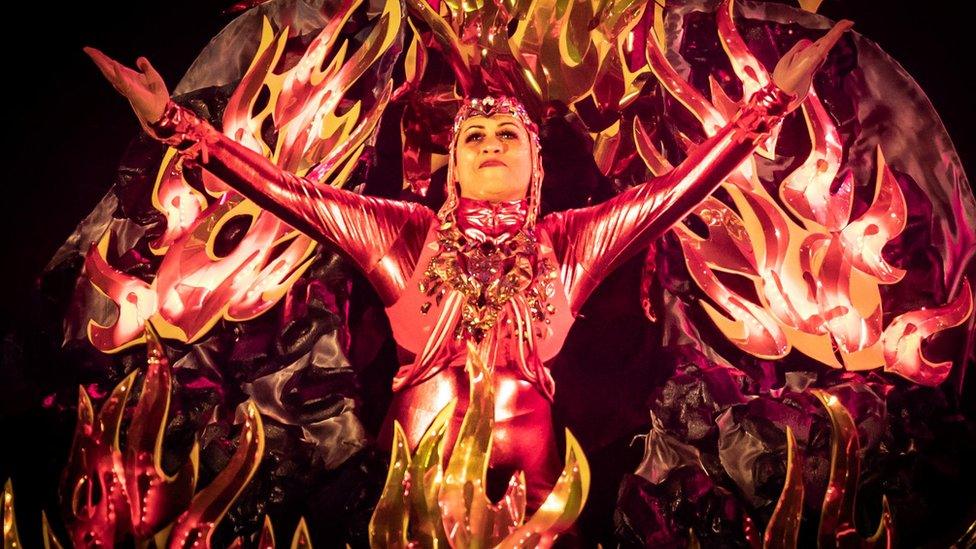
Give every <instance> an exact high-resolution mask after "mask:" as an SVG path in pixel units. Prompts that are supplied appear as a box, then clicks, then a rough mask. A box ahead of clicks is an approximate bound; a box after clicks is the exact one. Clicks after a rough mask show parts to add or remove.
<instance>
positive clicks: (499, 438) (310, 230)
mask: <svg viewBox="0 0 976 549" xmlns="http://www.w3.org/2000/svg"><path fill="white" fill-rule="evenodd" d="M850 26H851V24H850V22H848V21H842V22H840V23H838V24H837V25H835V26H834V27H833V28H832V29H831V30H830V31H829V32H828V33H827V34H826V35H825V36H824V37H823V38H821V39H820V40H818V41H817V42H815V43H810V42H808V41H805V42H801V43H798V44H797V45H796V46H795V47H794V48H793V49H791V50H790V51H789V52H788V53H787V54H786V55H785V56H784V57H783V59H781V60H780V62H779V63H778V64H777V66H776V68H775V70H774V73H773V81H774V84H771V85H770V86H768V87H767V88H765V89H763V90H761V91H759V92H758V93H756V94H755V95H754V96H753V97H752V98H751V99H750V100H749V102H748V104H747V105H746V106H745V107H744V108H743V109H742V110H741V111H740V112H739V113H738V114H737V115H736V116H735V117H734V119H733V120H732V121H731V122H730V123H729V124H728V125H727V126H726V127H724V128H723V129H721V130H720V131H719V132H718V133H717V134H716V135H714V136H713V137H711V138H710V139H708V140H707V141H705V142H704V143H702V144H701V145H700V146H699V147H697V148H696V149H695V150H694V151H693V152H692V153H691V154H690V155H689V156H688V157H687V158H686V159H685V161H684V162H682V163H681V164H680V165H679V166H678V167H676V168H675V169H674V170H673V171H672V172H671V173H669V174H667V175H665V176H663V177H660V178H658V179H655V180H653V181H650V182H647V183H644V184H641V185H637V186H635V187H632V188H630V189H628V190H627V191H625V192H622V193H621V194H620V195H618V196H616V197H614V198H613V199H611V200H608V201H607V202H605V203H603V204H599V205H596V206H592V207H588V208H582V209H577V210H569V211H564V212H559V213H555V214H551V215H548V216H546V217H544V218H541V219H539V218H538V210H539V202H540V191H541V184H542V179H543V171H542V160H541V151H540V147H539V135H538V127H537V125H536V124H535V122H533V120H532V119H531V118H530V117H529V115H528V114H527V113H526V110H525V108H524V107H523V106H522V105H521V104H520V103H519V102H518V101H517V100H516V99H514V98H510V97H485V98H477V99H465V100H464V101H463V103H462V105H461V107H460V109H459V110H458V113H457V116H456V118H455V122H454V127H453V137H452V141H451V147H450V151H449V153H450V155H449V162H448V177H447V189H446V192H447V199H446V201H445V203H444V206H443V207H442V208H441V209H440V211H439V212H437V213H436V214H435V213H434V212H433V211H431V210H429V209H427V208H426V207H424V206H422V205H420V204H415V203H410V202H401V201H394V200H385V199H378V198H373V197H368V196H362V195H359V194H356V193H353V192H349V191H344V190H341V189H336V188H332V187H329V186H319V185H316V184H314V183H312V182H310V181H307V180H305V179H302V178H300V177H298V176H296V175H294V174H291V173H287V172H284V171H282V170H281V169H279V168H278V167H277V166H275V165H273V164H272V163H271V162H270V161H269V160H268V159H266V158H265V157H263V156H261V155H260V154H258V153H256V152H254V151H251V150H249V149H247V148H245V147H244V146H242V145H240V144H238V143H236V142H234V141H233V140H231V139H230V138H228V137H226V136H224V135H223V134H222V133H221V132H220V131H218V130H216V129H215V128H213V127H212V126H211V125H210V124H208V123H207V122H205V121H203V120H201V119H200V118H198V117H197V116H196V115H195V114H194V113H192V112H191V111H189V110H187V109H185V108H183V107H181V106H179V105H177V104H176V103H174V102H172V101H170V100H169V94H168V92H167V88H166V85H165V83H164V82H163V80H162V78H161V77H160V76H159V74H158V73H157V72H156V71H155V70H154V69H153V67H152V66H151V65H150V63H149V61H148V60H146V59H145V58H140V59H139V60H138V61H137V66H138V68H139V69H140V70H139V71H137V70H133V69H130V68H127V67H125V66H123V65H121V64H120V63H118V62H116V61H114V60H112V59H110V58H109V57H107V56H106V55H104V54H103V53H101V52H100V51H98V50H95V49H92V48H86V50H85V51H86V52H87V53H88V54H89V55H90V56H91V57H92V59H93V60H94V61H95V63H96V64H97V65H98V67H99V69H100V70H101V71H102V73H103V74H104V75H105V77H106V78H107V79H108V80H109V81H110V82H111V83H112V85H113V86H114V87H115V88H116V89H117V90H118V91H119V92H120V93H121V94H123V95H124V96H125V97H126V98H127V99H128V100H129V102H130V103H131V104H132V107H133V109H134V110H135V112H136V115H137V116H138V117H139V120H140V123H141V124H142V126H143V128H144V129H145V130H146V131H147V132H148V133H149V134H150V135H152V136H153V137H155V138H157V139H159V140H161V141H163V142H164V143H166V144H168V145H171V146H174V147H176V148H178V149H180V150H181V151H182V154H183V155H184V161H185V162H196V163H198V164H199V165H201V166H202V167H203V168H204V169H206V170H208V171H210V172H212V173H213V174H214V175H216V176H217V177H219V178H221V179H222V180H223V181H225V182H226V183H227V184H228V185H230V186H232V187H233V188H235V189H236V190H237V191H239V192H240V193H241V194H243V195H244V196H246V197H247V198H249V199H251V200H253V201H254V202H255V203H257V204H258V205H259V206H261V207H262V208H265V209H267V210H269V211H271V212H273V213H275V214H276V215H278V216H279V217H280V218H281V219H282V220H284V221H286V222H287V223H289V224H291V225H292V226H294V227H296V228H298V229H300V230H302V231H303V232H305V233H307V234H308V235H310V236H313V237H314V238H316V239H318V240H320V241H322V242H329V243H331V244H332V245H334V246H336V247H337V248H339V249H340V250H342V251H343V252H344V253H345V254H346V256H347V257H348V258H349V259H351V260H352V261H353V262H354V263H355V264H356V265H357V266H358V267H359V268H360V269H361V270H362V271H363V272H364V273H365V275H366V277H367V278H368V279H369V281H370V282H371V283H372V285H373V286H374V287H375V288H376V290H377V292H378V293H379V296H380V298H381V299H382V301H383V303H384V305H385V306H386V308H387V313H388V315H389V317H390V321H391V326H392V329H393V335H394V338H395V339H396V342H397V344H398V349H399V351H400V360H401V364H402V365H403V366H402V367H401V369H400V370H399V372H398V373H397V375H396V377H395V379H394V381H393V385H394V391H395V394H394V398H393V402H392V404H391V406H390V410H389V412H388V414H387V418H386V421H385V427H384V431H385V432H386V434H385V435H384V436H381V438H388V437H389V431H390V426H391V425H392V422H393V420H394V419H396V420H398V421H399V422H400V423H401V425H403V427H404V430H405V432H406V435H407V437H408V439H409V441H410V443H411V445H412V446H414V447H415V445H416V444H417V442H418V441H419V440H420V438H421V436H422V435H423V433H424V431H425V430H426V428H427V426H428V425H429V424H430V422H431V420H432V419H433V418H434V416H435V415H436V414H437V413H438V412H439V411H440V410H441V409H442V408H443V407H444V406H445V405H446V404H448V403H449V402H451V401H452V400H457V401H458V405H457V407H456V412H455V417H454V422H453V424H452V426H451V429H450V432H449V434H448V441H447V445H446V448H451V447H452V445H453V440H454V438H455V437H456V434H457V431H458V428H459V427H460V424H461V420H462V417H463V414H464V411H465V409H466V401H467V398H468V380H467V375H466V373H465V372H464V369H463V368H461V367H459V366H462V365H463V364H464V363H465V360H466V355H467V343H468V342H473V343H474V344H476V346H477V348H478V350H479V353H480V354H481V356H482V358H483V360H484V361H485V364H487V365H490V366H492V367H493V377H494V391H495V395H496V401H495V431H494V446H493V449H492V455H491V468H492V469H494V470H495V471H496V472H501V473H503V474H506V475H507V474H509V473H514V472H515V471H517V470H522V471H524V472H525V479H526V489H527V499H528V507H529V509H535V508H538V507H539V505H541V503H542V501H543V499H544V498H545V496H546V494H547V493H548V491H549V489H550V488H551V487H552V485H553V484H554V482H555V480H556V477H557V476H558V474H559V471H560V469H561V465H560V463H559V462H560V460H559V457H558V455H557V453H556V440H555V436H554V432H553V426H552V418H551V409H550V403H551V400H552V397H553V394H554V391H555V387H554V383H553V380H552V377H551V376H550V374H549V370H548V368H547V367H546V363H547V362H548V361H549V360H550V359H552V358H553V357H554V356H555V355H556V354H557V353H558V352H559V349H560V348H561V346H562V344H563V341H564V339H565V338H566V335H567V333H568V332H569V329H570V326H571V325H572V323H573V320H574V318H575V316H576V314H577V312H578V311H579V310H580V308H581V307H582V305H583V303H584V301H585V300H586V298H587V297H588V296H589V295H590V293H591V292H592V291H593V290H594V289H595V287H596V286H597V285H598V284H599V282H600V281H601V280H602V279H603V278H604V277H606V276H607V274H609V273H610V272H611V271H612V270H613V269H614V268H615V267H616V266H618V265H619V264H621V263H622V262H623V261H624V260H625V259H626V258H628V257H629V256H630V255H631V254H633V253H636V252H638V251H639V250H641V249H644V248H646V247H647V246H648V245H649V244H650V243H651V241H653V240H654V239H656V238H658V237H659V236H661V235H662V234H663V233H664V232H665V231H667V230H668V229H669V228H670V227H671V225H672V224H674V223H676V222H677V221H679V220H680V219H682V218H683V217H684V216H685V215H687V213H688V212H689V211H690V210H691V209H692V208H693V207H694V206H695V205H696V204H697V203H699V202H700V201H701V200H703V199H704V198H706V197H707V196H708V195H709V194H711V193H712V191H714V190H715V188H716V187H717V186H718V185H719V184H720V183H721V182H722V181H723V180H724V179H725V178H726V177H727V176H728V175H729V174H730V173H731V172H732V171H733V170H735V169H736V168H737V167H738V166H739V165H740V164H741V163H742V162H743V161H744V160H745V159H747V158H748V157H749V156H750V155H751V154H752V153H753V151H754V150H755V148H756V147H757V145H758V144H760V143H762V142H763V141H764V140H765V138H766V137H768V135H769V133H770V132H771V131H772V130H773V129H774V128H775V127H776V125H778V124H779V123H780V122H781V120H782V119H783V117H784V116H785V115H786V114H787V113H789V112H790V111H791V110H792V109H793V108H795V107H796V106H798V105H799V103H800V102H801V101H802V99H803V98H804V97H805V96H806V93H807V90H808V89H809V86H810V83H811V80H812V77H813V74H814V72H815V71H816V69H817V68H818V67H819V66H820V65H821V64H822V63H823V61H824V59H825V57H826V54H827V52H828V51H829V50H830V48H831V47H832V46H833V44H834V43H835V42H836V41H837V40H838V39H839V37H840V36H841V35H842V34H843V32H844V31H845V30H846V29H848V28H849V27H850Z"/></svg>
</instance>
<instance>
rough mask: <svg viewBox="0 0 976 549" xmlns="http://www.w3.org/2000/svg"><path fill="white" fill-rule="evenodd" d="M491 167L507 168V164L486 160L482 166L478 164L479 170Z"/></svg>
mask: <svg viewBox="0 0 976 549" xmlns="http://www.w3.org/2000/svg"><path fill="white" fill-rule="evenodd" d="M491 166H505V163H504V162H502V161H501V160H485V161H484V162H482V163H481V164H478V167H479V168H489V167H491Z"/></svg>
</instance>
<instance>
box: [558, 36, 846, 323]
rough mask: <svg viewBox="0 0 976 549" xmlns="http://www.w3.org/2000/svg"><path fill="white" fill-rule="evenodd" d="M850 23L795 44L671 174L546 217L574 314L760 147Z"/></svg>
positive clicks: (797, 101) (799, 99)
mask: <svg viewBox="0 0 976 549" xmlns="http://www.w3.org/2000/svg"><path fill="white" fill-rule="evenodd" d="M848 28H850V22H847V21H841V22H840V23H838V24H837V25H835V26H834V27H833V28H832V29H831V30H830V31H829V32H828V33H827V34H826V35H825V36H824V37H823V38H821V39H820V40H818V41H817V42H815V43H812V44H811V43H809V42H805V43H804V42H801V43H798V44H797V45H796V46H794V47H793V49H791V50H790V51H789V52H788V53H787V54H786V55H785V56H783V59H781V60H780V62H779V63H778V64H777V66H776V69H775V71H774V72H773V82H775V84H770V85H769V86H767V87H766V88H764V89H762V90H760V91H758V92H756V94H755V95H753V96H752V98H750V101H749V103H748V104H746V105H745V106H744V107H743V108H742V110H740V111H739V113H738V114H736V116H735V117H734V118H733V119H732V120H731V121H730V122H729V123H728V124H727V125H726V126H725V127H723V128H722V129H721V130H719V131H718V133H716V134H715V135H713V136H712V137H710V138H709V139H707V140H706V141H705V142H703V143H702V144H701V145H699V146H698V147H696V148H695V149H694V150H693V151H692V152H691V153H690V154H689V155H688V157H687V158H685V160H684V161H683V162H682V163H681V164H680V165H678V166H677V167H676V168H675V169H674V170H672V171H671V172H669V173H668V174H666V175H663V176H661V177H659V178H656V179H654V180H651V181H649V182H647V183H643V184H641V185H637V186H635V187H632V188H630V189H628V190H626V191H624V192H622V193H620V194H619V195H618V196H616V197H614V198H612V199H610V200H608V201H606V202H604V203H602V204H598V205H596V206H591V207H588V208H581V209H577V210H568V211H564V212H558V213H555V214H551V215H548V216H546V217H545V218H544V219H543V220H542V221H540V224H539V228H540V230H541V231H542V232H544V233H545V234H546V235H547V237H548V239H549V240H550V242H551V244H552V247H553V252H554V253H555V255H556V258H557V260H558V261H559V264H560V275H561V279H562V282H563V285H564V287H565V288H566V292H567V294H568V296H567V297H568V298H569V304H570V310H571V311H572V312H573V314H576V313H577V312H578V311H579V309H580V307H582V305H583V303H584V302H585V301H586V298H587V297H588V296H589V295H590V293H591V292H592V291H593V290H594V289H595V288H596V286H597V285H598V284H599V283H600V281H601V280H603V278H605V277H606V275H607V274H609V273H610V272H611V271H612V270H613V269H614V268H615V267H617V266H618V265H620V264H621V263H622V262H623V261H624V260H626V259H627V258H629V257H631V256H632V255H633V254H634V253H636V252H637V251H639V250H641V249H644V248H646V247H647V246H648V245H650V243H651V242H652V241H653V240H654V239H656V238H658V237H659V236H661V235H662V234H664V233H665V232H666V231H667V230H668V229H670V228H671V226H672V225H674V224H675V223H676V222H678V221H680V220H681V219H682V218H684V217H685V216H686V215H688V213H689V212H690V211H691V210H692V209H693V208H694V207H695V206H696V205H697V204H699V203H700V202H701V201H702V200H704V199H705V198H706V197H708V196H709V195H710V194H711V193H712V192H713V191H714V190H715V189H716V188H717V187H718V186H719V184H720V183H721V182H722V181H724V180H725V179H726V178H727V177H728V176H729V175H730V174H731V173H732V172H733V171H735V170H736V169H737V168H738V167H739V166H740V165H741V164H742V163H743V162H744V161H745V160H746V159H748V158H749V157H750V156H751V155H752V154H753V152H755V150H756V148H757V147H758V146H759V145H760V144H761V143H763V142H764V141H765V140H766V138H768V137H769V135H770V133H771V132H772V131H773V129H775V128H776V126H777V125H778V124H779V123H780V122H782V120H783V117H785V116H786V114H787V113H789V112H790V111H791V110H792V109H794V108H795V107H796V106H798V105H799V104H800V103H801V102H802V100H803V98H804V97H806V94H807V90H809V87H810V82H811V81H812V79H813V74H814V72H816V69H817V68H818V67H819V66H820V65H821V64H822V63H823V60H824V59H825V58H826V54H827V52H828V51H829V50H830V48H831V47H832V46H833V44H834V43H835V42H836V41H837V39H838V38H839V37H840V36H841V34H842V33H843V32H844V31H845V30H847V29H848Z"/></svg>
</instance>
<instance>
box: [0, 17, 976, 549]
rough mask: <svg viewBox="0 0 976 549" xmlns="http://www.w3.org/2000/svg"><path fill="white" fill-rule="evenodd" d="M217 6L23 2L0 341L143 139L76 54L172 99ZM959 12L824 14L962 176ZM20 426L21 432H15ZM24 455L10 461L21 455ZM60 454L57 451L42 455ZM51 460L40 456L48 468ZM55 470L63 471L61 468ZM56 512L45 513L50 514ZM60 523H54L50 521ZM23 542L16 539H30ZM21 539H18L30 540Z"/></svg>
mask: <svg viewBox="0 0 976 549" xmlns="http://www.w3.org/2000/svg"><path fill="white" fill-rule="evenodd" d="M231 3H232V2H231V1H228V0H225V1H219V0H204V1H194V2H191V1H187V0H175V1H168V2H128V3H124V4H123V3H112V2H108V3H94V2H93V3H75V4H66V5H62V6H58V7H54V6H53V5H51V4H46V3H45V4H43V5H42V4H39V3H25V4H24V5H21V6H19V7H17V8H14V12H13V13H9V12H8V14H7V17H6V18H5V25H6V29H4V32H3V35H4V48H3V50H2V51H3V57H4V62H3V63H2V64H0V67H2V68H0V70H2V71H3V72H5V73H6V74H5V77H4V78H3V79H2V82H3V83H2V84H0V86H2V89H3V90H4V96H5V99H4V101H3V103H2V104H0V105H2V106H0V109H2V111H3V112H4V115H5V118H6V120H5V121H4V122H5V123H4V124H3V127H4V129H5V133H6V139H5V146H4V151H5V152H6V155H5V159H6V166H5V167H4V170H3V171H4V177H3V180H2V185H0V208H2V216H0V235H2V236H0V246H2V248H0V281H2V286H0V288H2V290H0V291H2V297H0V336H2V337H4V338H5V340H6V341H5V342H4V346H5V352H4V353H3V354H0V360H3V359H4V358H5V357H9V356H10V355H9V354H8V352H9V351H10V345H16V342H15V339H13V338H11V337H10V336H9V334H10V333H12V332H14V331H17V330H25V329H26V330H29V329H30V328H28V327H27V326H28V325H27V323H25V322H24V320H23V319H24V318H25V317H26V316H29V307H31V306H32V301H31V299H30V298H29V290H30V288H31V287H32V285H33V284H34V280H35V278H36V277H37V275H38V274H39V272H40V271H41V269H43V267H44V265H45V264H46V263H47V261H48V260H49V259H50V257H51V256H52V255H53V254H54V252H55V250H57V248H58V247H59V246H60V245H61V243H62V242H63V241H64V240H65V239H66V238H67V237H68V235H69V234H70V233H71V232H72V231H73V229H74V227H75V225H76V224H77V223H78V222H79V221H80V220H81V219H82V218H83V217H84V216H85V215H87V214H88V212H90V211H91V209H92V208H93V207H94V205H95V204H96V203H97V202H98V201H99V200H100V199H101V198H102V196H103V195H104V194H105V192H106V191H108V189H109V187H110V186H111V184H112V180H113V177H114V172H115V169H116V167H117V164H118V161H119V158H120V157H121V156H122V153H123V151H124V150H125V148H126V146H127V144H128V143H129V141H130V140H131V139H132V138H133V136H135V135H136V133H137V132H138V131H139V127H138V124H137V123H136V120H135V118H134V116H132V114H131V112H130V110H129V106H128V104H127V103H126V102H125V101H124V100H123V99H121V98H120V97H119V96H118V95H117V94H116V93H115V92H114V91H113V90H112V89H111V87H110V86H109V85H108V84H107V83H106V82H105V81H104V80H103V79H102V77H101V75H100V74H99V73H98V71H97V70H96V69H95V67H94V65H93V64H92V63H91V62H90V60H89V59H88V58H87V57H86V56H85V55H84V54H83V53H82V51H81V48H82V46H85V45H92V46H96V47H98V48H100V49H103V50H104V51H106V52H107V53H108V54H109V55H112V56H115V57H117V58H118V59H120V60H122V61H123V62H126V63H129V64H131V63H133V62H134V60H135V58H136V57H137V56H138V55H145V56H146V57H148V58H149V59H151V60H152V61H153V63H154V64H155V66H156V67H157V69H158V70H159V71H160V73H161V74H162V75H163V77H164V78H165V79H166V81H167V82H168V83H169V84H170V85H171V86H175V84H176V82H177V81H178V80H179V78H180V76H181V75H182V73H183V71H185V70H186V69H187V68H188V67H189V65H190V63H191V62H192V60H193V59H194V57H195V56H196V54H197V53H198V52H199V51H200V50H201V49H202V48H203V47H204V46H205V45H206V44H207V42H208V41H209V40H210V38H211V37H212V36H214V35H215V34H216V33H217V32H219V30H220V29H221V28H222V27H223V26H224V25H225V24H227V23H228V22H229V21H230V20H231V19H232V16H231V15H227V14H224V13H223V10H224V9H225V8H227V7H228V6H229V5H230V4H231ZM955 5H956V4H951V3H946V4H942V6H945V7H942V8H934V7H931V6H932V5H931V4H923V3H915V4H912V5H899V4H897V3H892V2H883V1H880V0H875V1H859V2H843V1H839V0H825V2H824V4H823V5H822V7H821V9H820V12H821V13H824V14H826V15H828V16H830V17H833V18H840V17H846V18H849V19H853V20H854V21H855V23H856V27H855V28H856V30H858V31H859V32H860V33H862V34H864V35H865V36H867V37H868V38H871V39H873V40H875V41H876V42H878V43H879V44H880V45H881V47H882V48H883V49H884V50H886V51H887V52H888V53H889V54H891V55H892V56H893V57H894V58H895V59H897V60H898V61H899V62H901V63H902V65H903V66H904V67H905V68H906V70H907V71H908V72H909V73H910V74H912V75H913V76H914V77H915V79H916V80H917V81H918V82H919V84H920V85H921V87H922V88H923V89H924V90H925V91H926V92H927V93H928V95H929V98H930V99H931V101H932V102H933V104H934V105H935V108H936V110H937V111H938V112H939V113H941V115H942V117H943V121H944V123H945V125H946V127H947V129H948V132H949V135H950V136H951V137H952V139H953V141H954V142H955V144H956V147H957V149H958V152H959V155H960V157H961V158H962V162H963V166H964V167H965V168H967V173H968V172H969V171H970V170H971V169H972V168H973V167H974V162H976V150H974V146H976V143H974V142H976V138H974V124H976V116H974V109H973V104H972V92H971V88H970V87H969V85H968V83H967V82H968V81H969V80H970V77H971V72H972V71H973V69H974V68H976V63H974V61H973V58H972V57H971V56H972V52H973V51H974V48H973V47H972V45H971V41H972V40H973V38H974V36H976V32H974V29H973V28H972V25H973V23H972V19H971V18H968V17H965V16H964V15H963V14H962V13H961V12H958V11H953V9H954V8H953V7H952V6H955ZM8 366H9V365H7V364H3V363H0V427H3V428H2V429H0V454H6V455H5V456H3V457H2V458H0V481H3V480H4V477H6V476H7V475H9V474H11V472H12V473H13V474H14V476H15V477H16V478H17V480H18V491H19V493H18V500H19V501H21V502H23V506H20V505H19V506H18V507H19V508H20V509H23V512H22V513H21V517H20V519H21V520H20V522H21V525H22V526H21V528H22V530H21V534H22V535H25V534H26V535H29V536H31V538H32V537H33V536H34V535H36V533H35V532H34V531H31V532H29V533H28V532H25V530H36V525H37V524H38V516H37V513H38V511H37V510H36V509H34V508H32V506H31V505H30V503H29V502H30V500H31V498H32V495H28V494H26V493H24V489H23V487H24V484H29V481H27V482H26V483H25V479H24V478H22V475H19V474H18V473H17V469H18V467H17V466H16V465H14V466H12V467H11V468H12V469H14V470H13V471H9V470H7V468H8V467H7V464H10V463H20V464H24V463H25V462H29V461H30V459H29V458H26V459H24V456H23V455H22V456H21V459H9V460H8V458H11V456H12V454H16V453H18V452H25V450H24V449H25V448H32V449H33V450H34V451H38V448H42V447H43V446H44V445H43V444H38V443H37V442H33V441H30V440H28V439H29V437H32V436H38V437H43V436H44V434H45V433H38V432H35V431H34V430H32V429H31V428H30V426H29V425H22V423H24V418H30V417H31V414H30V412H29V410H30V409H32V408H36V407H37V406H39V404H40V403H39V402H37V400H38V399H37V395H32V394H29V393H25V392H23V391H18V390H16V389H14V387H16V384H12V383H10V380H11V379H14V378H16V377H18V376H17V375H16V372H11V371H10V370H7V371H4V369H5V368H7V367H8ZM18 418H20V419H18ZM18 449H20V450H18ZM49 450H50V451H53V452H63V453H64V454H66V453H67V448H63V449H55V448H51V449H49ZM49 457H50V456H49ZM62 459H63V458H62ZM51 511H54V510H53V509H52V510H49V512H51ZM55 514H56V513H55ZM26 535H25V537H26ZM31 538H28V539H31Z"/></svg>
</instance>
